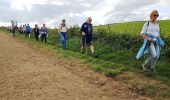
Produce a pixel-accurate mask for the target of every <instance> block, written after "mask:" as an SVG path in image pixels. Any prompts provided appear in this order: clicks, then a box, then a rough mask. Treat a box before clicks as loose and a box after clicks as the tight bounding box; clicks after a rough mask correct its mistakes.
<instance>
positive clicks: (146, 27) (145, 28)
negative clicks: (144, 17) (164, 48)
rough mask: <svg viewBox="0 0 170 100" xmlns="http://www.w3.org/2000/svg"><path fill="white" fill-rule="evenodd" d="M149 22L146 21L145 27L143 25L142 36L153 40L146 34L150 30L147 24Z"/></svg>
mask: <svg viewBox="0 0 170 100" xmlns="http://www.w3.org/2000/svg"><path fill="white" fill-rule="evenodd" d="M147 24H148V22H146V23H145V24H144V25H143V27H142V30H141V32H140V35H141V36H142V38H143V39H146V40H149V41H152V40H153V39H152V38H150V37H148V36H146V35H145V33H146V32H147V30H148V26H147Z"/></svg>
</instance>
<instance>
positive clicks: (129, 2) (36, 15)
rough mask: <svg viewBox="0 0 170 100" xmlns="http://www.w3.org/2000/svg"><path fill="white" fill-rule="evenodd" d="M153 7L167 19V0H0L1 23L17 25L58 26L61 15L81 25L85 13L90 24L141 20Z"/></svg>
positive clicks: (169, 8)
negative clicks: (91, 22) (90, 21)
mask: <svg viewBox="0 0 170 100" xmlns="http://www.w3.org/2000/svg"><path fill="white" fill-rule="evenodd" d="M155 9H157V10H158V11H159V15H160V16H159V20H163V19H170V0H0V26H2V25H4V26H7V25H10V21H11V20H17V22H18V24H19V25H21V24H30V25H31V26H34V25H35V24H38V25H39V26H42V24H43V23H45V24H46V26H47V27H58V26H59V24H60V23H61V20H62V19H66V23H67V25H69V26H72V25H79V26H80V25H81V24H82V23H83V22H85V21H86V19H87V18H88V17H92V19H93V25H103V24H111V23H120V22H129V21H144V20H149V14H150V12H151V11H152V10H155Z"/></svg>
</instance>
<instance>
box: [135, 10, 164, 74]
mask: <svg viewBox="0 0 170 100" xmlns="http://www.w3.org/2000/svg"><path fill="white" fill-rule="evenodd" d="M158 17H159V12H158V11H157V10H153V11H152V12H151V13H150V21H148V22H146V23H145V24H144V25H143V28H142V30H141V32H140V35H141V36H142V37H143V39H144V43H143V46H142V47H141V48H140V50H139V51H138V53H137V55H136V58H137V59H139V58H140V57H141V56H142V55H143V54H147V53H149V54H150V57H149V58H148V59H147V60H146V61H145V63H144V64H142V67H143V70H144V71H149V72H156V70H155V66H156V63H157V61H158V59H159V57H160V50H161V48H162V47H163V46H164V42H163V40H162V39H161V38H160V27H159V24H158V23H157V18H158Z"/></svg>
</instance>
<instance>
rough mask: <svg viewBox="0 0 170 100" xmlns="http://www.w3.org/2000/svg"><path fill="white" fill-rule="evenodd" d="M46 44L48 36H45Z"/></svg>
mask: <svg viewBox="0 0 170 100" xmlns="http://www.w3.org/2000/svg"><path fill="white" fill-rule="evenodd" d="M45 43H47V34H45Z"/></svg>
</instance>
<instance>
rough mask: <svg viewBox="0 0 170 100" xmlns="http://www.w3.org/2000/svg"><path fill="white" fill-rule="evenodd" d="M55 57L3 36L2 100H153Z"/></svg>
mask: <svg viewBox="0 0 170 100" xmlns="http://www.w3.org/2000/svg"><path fill="white" fill-rule="evenodd" d="M56 55H57V54H54V53H51V52H49V51H48V50H46V49H43V48H40V47H37V46H34V45H32V44H30V43H26V42H23V41H21V40H17V39H15V38H14V37H12V36H9V35H7V34H3V33H0V100H150V98H147V97H143V96H141V95H138V94H136V93H132V91H131V89H130V88H131V87H130V86H128V85H126V84H124V83H123V82H119V81H115V80H114V79H110V78H106V77H104V76H102V75H100V74H97V73H94V72H93V71H91V70H89V68H88V66H87V65H85V64H83V63H78V62H75V61H74V60H72V61H70V60H69V61H68V60H63V59H59V58H58V59H57V58H56ZM58 55H59V54H58Z"/></svg>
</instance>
